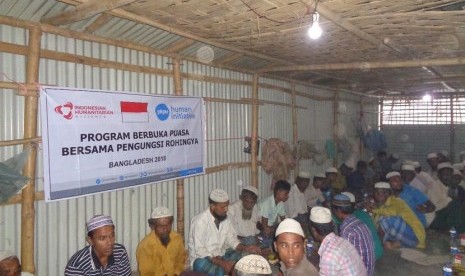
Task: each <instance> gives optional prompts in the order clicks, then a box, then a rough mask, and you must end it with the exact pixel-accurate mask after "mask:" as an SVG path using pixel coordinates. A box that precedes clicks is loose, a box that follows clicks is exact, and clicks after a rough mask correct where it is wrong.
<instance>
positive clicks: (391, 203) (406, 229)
mask: <svg viewBox="0 0 465 276" xmlns="http://www.w3.org/2000/svg"><path fill="white" fill-rule="evenodd" d="M374 199H375V202H374V204H371V203H367V205H366V208H367V209H368V210H369V211H371V212H372V213H373V214H374V215H375V222H376V224H377V225H379V227H378V231H379V235H380V237H381V239H382V240H383V243H384V247H385V248H390V249H392V248H396V247H400V246H407V247H418V248H425V239H426V233H425V228H424V227H423V224H422V223H421V222H420V220H419V219H418V218H417V216H416V215H415V214H414V213H413V211H412V209H410V207H408V205H407V204H406V203H405V202H404V201H403V200H402V199H400V198H397V197H395V196H392V195H391V186H390V185H389V183H387V182H378V183H376V184H375V193H374Z"/></svg>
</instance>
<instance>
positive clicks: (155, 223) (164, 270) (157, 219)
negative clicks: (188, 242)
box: [136, 206, 187, 276]
mask: <svg viewBox="0 0 465 276" xmlns="http://www.w3.org/2000/svg"><path fill="white" fill-rule="evenodd" d="M148 224H149V227H150V229H151V231H150V233H149V234H148V235H147V236H145V238H144V239H143V240H142V241H141V242H140V243H139V245H138V246H137V251H136V256H137V263H138V265H139V266H138V270H139V275H140V276H152V275H167V276H173V275H181V273H182V272H183V271H184V267H185V265H186V255H187V254H186V249H185V248H184V240H183V238H182V237H181V235H179V234H178V233H176V232H175V231H173V230H172V227H173V213H171V211H170V210H169V209H168V208H166V207H164V206H159V207H156V208H155V209H153V211H152V214H151V216H150V218H149V219H148Z"/></svg>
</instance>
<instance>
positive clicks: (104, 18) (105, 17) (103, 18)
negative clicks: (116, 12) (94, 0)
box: [84, 13, 112, 34]
mask: <svg viewBox="0 0 465 276" xmlns="http://www.w3.org/2000/svg"><path fill="white" fill-rule="evenodd" d="M111 18H112V16H111V15H109V14H106V13H102V14H101V15H100V16H99V17H97V19H95V20H94V22H92V23H91V24H90V25H89V26H87V27H86V28H85V29H84V32H86V33H91V34H93V33H94V32H95V31H96V30H98V29H99V28H100V27H102V26H103V25H105V24H106V23H108V21H110V19H111Z"/></svg>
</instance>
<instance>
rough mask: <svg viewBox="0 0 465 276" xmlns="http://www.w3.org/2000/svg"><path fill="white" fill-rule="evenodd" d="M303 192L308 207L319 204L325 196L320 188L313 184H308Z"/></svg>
mask: <svg viewBox="0 0 465 276" xmlns="http://www.w3.org/2000/svg"><path fill="white" fill-rule="evenodd" d="M304 194H305V199H306V201H307V206H308V207H314V206H317V205H321V204H322V203H323V201H325V197H324V196H323V193H322V192H321V190H320V189H317V188H315V186H313V184H310V185H308V188H307V189H306V190H305V193H304Z"/></svg>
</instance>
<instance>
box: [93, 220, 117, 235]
mask: <svg viewBox="0 0 465 276" xmlns="http://www.w3.org/2000/svg"><path fill="white" fill-rule="evenodd" d="M107 225H111V226H115V225H114V224H113V220H112V219H111V217H110V216H104V215H96V216H94V217H93V218H91V219H89V220H88V221H87V234H89V233H90V232H91V231H93V230H95V229H97V228H100V227H103V226H107Z"/></svg>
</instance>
